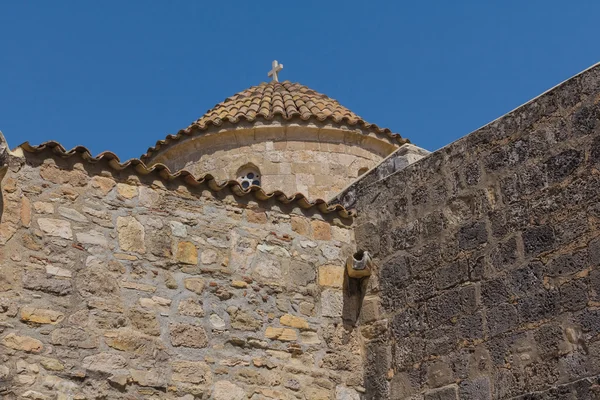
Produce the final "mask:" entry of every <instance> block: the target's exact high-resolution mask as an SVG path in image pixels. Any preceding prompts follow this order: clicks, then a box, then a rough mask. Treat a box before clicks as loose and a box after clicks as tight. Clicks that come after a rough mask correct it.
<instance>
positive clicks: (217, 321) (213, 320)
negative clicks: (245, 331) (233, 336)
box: [209, 314, 225, 329]
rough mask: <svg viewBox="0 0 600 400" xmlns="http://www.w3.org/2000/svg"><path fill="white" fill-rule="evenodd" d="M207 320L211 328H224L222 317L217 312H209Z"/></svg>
mask: <svg viewBox="0 0 600 400" xmlns="http://www.w3.org/2000/svg"><path fill="white" fill-rule="evenodd" d="M209 321H210V324H211V326H212V327H213V328H215V329H225V321H223V318H221V317H219V316H218V315H217V314H210V318H209Z"/></svg>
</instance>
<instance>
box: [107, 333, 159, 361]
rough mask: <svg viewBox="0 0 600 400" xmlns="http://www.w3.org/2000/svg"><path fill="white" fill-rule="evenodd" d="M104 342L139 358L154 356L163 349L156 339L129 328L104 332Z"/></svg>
mask: <svg viewBox="0 0 600 400" xmlns="http://www.w3.org/2000/svg"><path fill="white" fill-rule="evenodd" d="M104 342H105V343H106V344H107V345H108V346H109V347H112V348H113V349H116V350H120V351H125V352H128V353H133V354H138V355H141V356H154V355H155V354H156V352H157V351H160V350H162V349H163V347H164V345H163V344H162V343H161V342H159V341H158V340H157V339H156V338H153V337H151V336H147V335H144V334H143V333H141V332H138V331H135V330H132V329H129V328H120V329H117V330H107V331H105V332H104Z"/></svg>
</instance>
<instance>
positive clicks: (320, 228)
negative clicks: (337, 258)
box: [310, 220, 331, 240]
mask: <svg viewBox="0 0 600 400" xmlns="http://www.w3.org/2000/svg"><path fill="white" fill-rule="evenodd" d="M310 224H311V227H312V231H313V238H315V239H316V240H331V228H330V226H329V224H328V223H327V222H325V221H319V220H316V221H312V222H311V223H310Z"/></svg>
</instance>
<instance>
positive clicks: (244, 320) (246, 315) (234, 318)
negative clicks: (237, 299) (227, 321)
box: [227, 309, 262, 331]
mask: <svg viewBox="0 0 600 400" xmlns="http://www.w3.org/2000/svg"><path fill="white" fill-rule="evenodd" d="M227 311H228V312H229V311H230V310H229V309H228V310H227ZM231 326H232V327H233V329H239V330H242V331H257V330H259V329H260V327H261V326H262V321H261V320H260V319H257V318H254V317H253V316H252V314H251V313H250V312H249V311H243V310H238V311H235V312H234V313H232V315H231Z"/></svg>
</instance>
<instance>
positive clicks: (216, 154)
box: [141, 81, 408, 199]
mask: <svg viewBox="0 0 600 400" xmlns="http://www.w3.org/2000/svg"><path fill="white" fill-rule="evenodd" d="M407 142H408V140H406V139H404V138H402V137H401V136H400V135H398V134H396V133H393V132H392V131H391V130H389V129H387V128H380V127H379V126H377V125H375V124H371V123H368V122H366V121H365V120H364V119H362V118H361V117H359V116H358V115H357V114H355V113H353V112H352V111H350V110H349V109H347V108H346V107H344V106H342V105H341V104H340V103H338V102H337V101H336V100H334V99H332V98H330V97H328V96H326V95H324V94H321V93H319V92H316V91H314V90H312V89H310V88H308V87H306V86H304V85H301V84H299V83H292V82H289V81H285V82H277V81H272V82H269V83H261V84H260V85H257V86H252V87H250V88H248V89H246V90H244V91H242V92H239V93H237V94H235V95H233V96H231V97H228V98H227V99H225V100H224V101H222V102H221V103H219V104H217V105H216V106H214V107H213V108H212V109H210V110H208V111H207V112H206V113H205V114H204V115H203V116H202V117H200V118H199V119H198V120H196V121H194V122H193V123H192V124H191V125H189V126H188V127H187V128H185V129H182V130H180V131H179V132H178V133H177V134H175V135H168V136H167V137H166V138H165V139H164V140H159V141H158V142H156V144H155V145H154V146H153V147H150V148H149V149H148V151H147V152H146V154H144V155H143V156H142V157H141V159H142V161H143V162H144V163H145V164H147V165H148V166H152V165H156V164H163V165H166V166H167V167H168V168H169V169H170V170H171V171H179V170H186V171H188V172H190V173H192V174H193V175H194V176H196V177H202V176H206V175H210V176H211V177H213V178H214V179H215V180H216V181H218V182H225V181H232V180H235V181H238V182H239V183H240V185H241V186H242V188H244V189H247V188H250V187H251V186H260V187H261V188H262V189H263V190H265V191H267V192H275V191H282V192H284V193H288V194H291V193H296V192H299V193H302V194H303V195H307V196H308V197H309V198H311V199H315V198H330V197H331V196H333V195H335V194H337V193H338V192H339V191H340V190H341V189H343V188H344V187H345V186H347V185H348V184H349V183H350V182H352V181H353V180H354V179H356V178H357V177H358V176H360V175H361V174H363V173H364V172H365V171H367V170H369V169H370V168H373V167H374V166H375V165H377V164H378V163H379V162H381V160H383V159H384V158H385V157H387V156H388V155H389V154H391V153H392V152H394V151H395V150H397V149H398V148H399V147H400V146H402V145H403V144H405V143H407Z"/></svg>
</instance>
